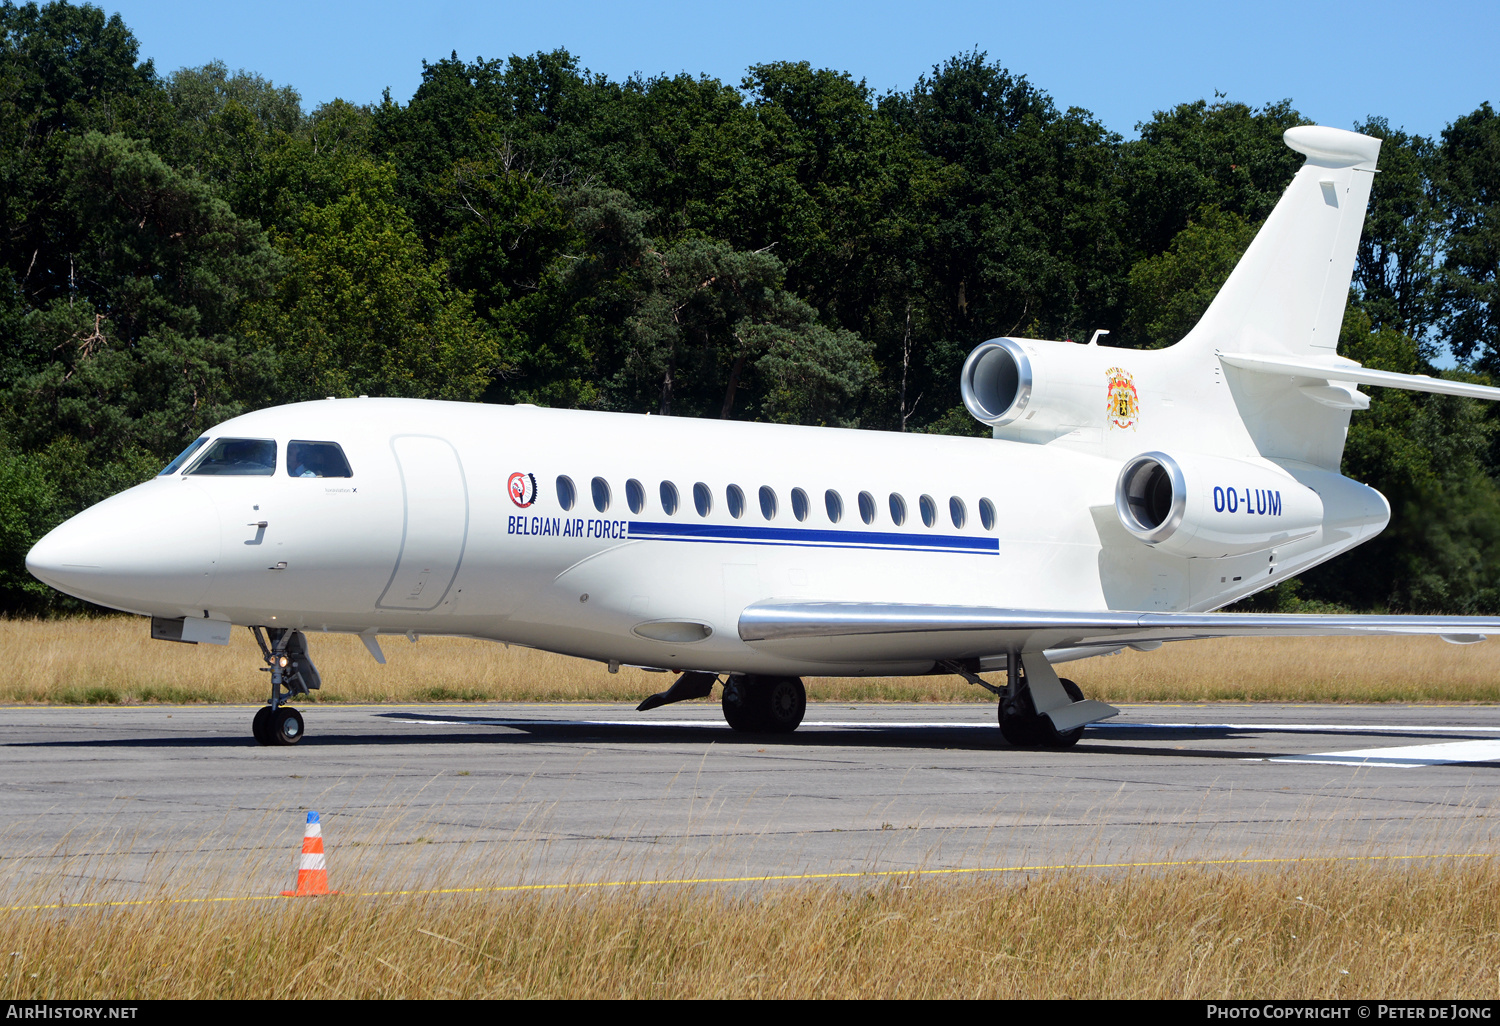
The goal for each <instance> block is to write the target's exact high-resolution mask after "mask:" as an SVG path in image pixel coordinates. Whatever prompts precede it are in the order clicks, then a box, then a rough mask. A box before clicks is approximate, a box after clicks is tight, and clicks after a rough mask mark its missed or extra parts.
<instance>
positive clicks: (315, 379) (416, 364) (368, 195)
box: [245, 160, 499, 400]
mask: <svg viewBox="0 0 1500 1026" xmlns="http://www.w3.org/2000/svg"><path fill="white" fill-rule="evenodd" d="M344 174H345V178H344V192H343V195H341V196H339V197H338V198H336V199H334V200H333V201H331V202H329V203H327V204H323V205H309V206H308V207H306V208H304V209H303V210H302V211H301V212H300V213H299V214H297V215H296V216H295V217H294V218H293V219H292V220H291V222H290V223H289V224H288V226H287V227H286V229H285V230H283V231H282V232H279V233H278V234H277V236H276V245H277V247H278V249H280V250H281V252H282V253H283V256H284V259H285V261H286V266H287V272H288V273H287V274H286V275H285V276H284V277H283V278H282V279H281V281H280V282H279V283H278V285H277V289H276V294H275V297H274V299H272V300H268V301H263V302H260V303H258V304H256V305H255V306H254V307H253V308H252V309H251V310H249V311H247V314H246V320H245V328H246V331H247V333H248V336H249V338H250V339H251V340H252V341H253V342H254V343H256V344H257V345H258V346H259V347H260V348H261V349H262V350H264V351H266V352H269V353H273V354H275V356H276V358H277V360H278V361H279V363H280V365H281V374H280V382H279V391H280V392H281V394H282V396H283V397H284V398H286V399H310V398H321V397H323V396H328V395H342V396H350V395H359V394H371V395H392V396H412V397H421V398H432V399H467V400H473V399H476V398H478V396H479V395H480V394H481V393H482V392H483V391H484V389H485V387H486V386H487V385H488V384H489V382H490V377H491V375H492V374H493V373H494V372H495V370H496V365H497V363H498V361H499V348H498V345H497V342H496V339H495V336H494V334H493V332H491V331H490V330H489V329H488V328H487V327H486V326H485V325H484V324H483V323H482V322H481V321H480V320H479V319H478V318H477V317H476V316H475V314H474V309H473V302H472V297H471V296H470V295H469V294H468V293H466V292H459V291H457V290H455V289H453V288H452V287H451V286H449V285H448V284H447V282H446V280H445V268H444V267H443V265H442V264H441V262H437V263H434V262H430V261H429V260H428V258H427V254H426V251H425V250H424V249H423V248H422V244H421V243H420V242H419V241H418V239H417V237H416V232H415V229H414V226H413V225H412V222H411V218H410V217H409V216H407V214H406V212H405V211H404V210H403V209H402V208H401V206H400V205H399V204H398V203H397V201H396V195H395V172H394V171H393V170H392V169H391V168H390V167H388V166H383V165H377V164H374V163H372V162H370V161H368V160H353V161H349V162H348V163H347V164H346V165H345V166H344Z"/></svg>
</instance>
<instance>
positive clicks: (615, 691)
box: [0, 617, 1500, 703]
mask: <svg viewBox="0 0 1500 1026" xmlns="http://www.w3.org/2000/svg"><path fill="white" fill-rule="evenodd" d="M233 638H234V640H233V641H232V643H231V644H229V645H228V646H227V647H220V646H216V645H176V644H172V643H170V642H161V641H152V640H151V639H150V634H149V631H148V629H147V626H146V622H145V621H144V620H142V619H139V618H136V617H108V618H100V619H77V620H0V659H3V661H4V665H6V666H8V667H10V672H9V673H8V674H7V676H6V678H5V680H4V682H3V683H0V702H68V703H73V702H111V703H112V702H141V701H148V702H149V701H163V702H190V701H209V702H261V701H264V700H265V689H266V687H267V685H266V682H265V677H264V675H263V674H261V673H258V672H256V668H257V667H258V666H260V656H259V653H258V652H257V650H256V648H255V643H254V642H253V641H252V640H251V638H250V634H249V632H248V631H245V630H237V631H235V632H234V635H233ZM311 642H312V652H313V658H314V659H316V660H317V663H318V668H319V670H320V671H321V672H322V674H323V678H324V681H325V686H324V688H323V692H322V695H321V696H320V697H321V698H322V699H323V700H325V701H344V702H426V701H444V700H469V701H527V702H576V701H603V702H620V701H630V702H635V701H639V700H640V699H641V698H643V697H645V696H646V695H649V694H652V693H654V692H656V691H660V690H662V689H664V688H665V687H667V686H668V685H669V684H670V683H671V678H670V677H669V676H668V675H666V674H661V673H646V672H645V671H643V670H635V669H631V668H629V667H623V668H621V670H620V672H619V673H618V674H611V673H609V672H608V671H607V670H606V669H605V667H604V666H603V664H601V663H595V662H590V661H587V660H582V659H570V658H568V657H566V656H556V655H551V654H550V653H546V652H537V651H534V650H532V649H525V648H513V647H512V648H507V647H506V646H504V645H497V644H495V643H493V642H488V641H470V640H465V639H460V638H423V639H421V640H420V641H419V642H418V643H417V644H415V645H413V644H411V643H409V642H407V641H406V640H404V639H402V638H384V639H382V646H383V648H384V650H385V653H386V656H387V659H388V662H387V664H386V665H385V666H379V665H377V664H376V663H375V662H374V661H373V660H372V659H371V658H370V656H369V654H368V653H367V652H366V651H365V649H364V646H363V645H361V644H360V643H359V641H357V640H356V639H354V638H352V637H349V636H346V635H336V634H331V635H313V636H312V638H311ZM1059 669H1060V670H1061V672H1062V673H1063V674H1064V675H1066V676H1069V677H1071V678H1073V679H1074V680H1076V681H1077V682H1078V683H1079V685H1080V686H1081V687H1082V688H1083V690H1084V692H1085V693H1086V694H1088V695H1089V696H1090V697H1091V698H1099V699H1102V700H1104V701H1107V702H1202V701H1218V700H1241V701H1282V702H1287V701H1291V702H1296V701H1307V702H1397V701H1399V702H1432V701H1450V702H1454V701H1456V702H1495V701H1500V645H1497V644H1494V643H1489V644H1480V645H1464V646H1459V645H1449V644H1445V643H1444V642H1441V641H1439V640H1437V639H1436V638H1265V639H1244V638H1224V639H1219V640H1215V641H1199V642H1184V643H1180V644H1176V645H1167V646H1165V647H1164V648H1162V649H1161V650H1159V651H1156V652H1149V653H1141V652H1124V653H1122V654H1120V655H1117V656H1107V657H1101V658H1096V659H1086V660H1083V661H1080V662H1076V663H1068V664H1065V665H1063V666H1060V667H1059ZM807 685H808V696H809V697H810V698H811V699H812V700H814V701H867V702H868V701H909V702H911V701H920V702H974V701H984V700H987V699H988V697H989V696H988V695H987V694H986V693H984V692H981V691H979V689H977V688H975V687H973V686H972V685H969V684H966V683H964V682H963V681H962V680H960V679H959V678H957V677H954V676H951V675H935V676H929V677H870V678H849V677H842V678H832V677H829V678H820V677H812V678H808V680H807ZM710 701H717V696H715V698H713V699H710Z"/></svg>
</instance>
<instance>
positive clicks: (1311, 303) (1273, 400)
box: [26, 126, 1500, 746]
mask: <svg viewBox="0 0 1500 1026" xmlns="http://www.w3.org/2000/svg"><path fill="white" fill-rule="evenodd" d="M1285 140H1286V143H1287V145H1288V146H1290V147H1291V148H1292V149H1294V150H1297V151H1299V152H1300V153H1302V154H1305V155H1306V158H1307V159H1306V161H1305V162H1304V164H1303V165H1302V167H1301V169H1300V170H1299V171H1298V172H1297V174H1296V177H1295V178H1294V179H1293V180H1292V182H1291V184H1290V185H1289V186H1288V187H1287V189H1286V192H1285V193H1284V194H1283V195H1282V197H1281V199H1280V201H1279V202H1278V203H1277V205H1276V208H1275V210H1274V211H1273V212H1272V214H1271V216H1270V218H1269V219H1268V220H1267V221H1266V222H1265V224H1264V226H1263V227H1262V228H1261V229H1260V232H1259V234H1258V235H1257V236H1256V237H1255V240H1254V241H1253V242H1252V244H1251V245H1250V248H1249V249H1248V250H1247V251H1246V253H1245V255H1244V257H1243V258H1242V259H1241V260H1240V262H1239V264H1238V265H1237V266H1236V267H1235V269H1234V272H1233V273H1232V274H1231V275H1230V277H1229V279H1228V281H1227V282H1226V283H1225V285H1224V287H1223V288H1222V290H1221V291H1220V292H1219V294H1218V295H1217V296H1216V297H1215V299H1214V301H1213V303H1212V305H1211V306H1210V307H1209V309H1208V311H1207V312H1206V313H1205V314H1204V316H1203V318H1202V319H1201V320H1200V321H1199V322H1198V324H1197V325H1196V326H1195V327H1194V328H1193V330H1192V331H1191V332H1189V333H1188V335H1187V336H1186V337H1185V338H1184V339H1183V340H1182V341H1181V342H1179V343H1177V344H1176V345H1175V346H1172V347H1170V348H1167V349H1162V350H1156V351H1135V350H1127V349H1116V348H1107V347H1102V346H1099V345H1097V344H1096V343H1097V339H1098V334H1097V333H1096V335H1095V338H1094V340H1093V341H1091V342H1090V343H1089V344H1088V345H1078V344H1074V343H1070V342H1046V341H1039V340H1036V339H1027V338H996V339H992V340H991V341H988V342H985V343H983V344H981V345H980V346H978V347H977V348H976V349H975V350H974V351H973V352H972V353H971V354H970V355H969V357H968V360H967V361H966V362H965V364H964V367H963V372H962V381H961V388H962V394H963V398H964V402H965V404H966V406H967V407H968V409H969V411H970V412H971V413H972V414H973V415H974V416H975V417H976V418H978V419H979V420H980V421H982V422H983V423H985V424H986V425H989V426H990V427H991V428H993V438H992V439H983V438H953V437H940V436H932V435H910V434H894V433H887V432H878V431H852V430H838V429H831V428H808V427H791V426H781V425H773V424H750V423H733V422H724V421H717V422H716V421H699V420H685V419H675V418H671V417H647V416H636V415H629V414H610V413H591V412H580V411H571V410H548V409H538V408H535V407H531V406H508V407H507V406H490V405H470V404H461V403H446V402H429V401H421V400H409V399H369V398H360V399H336V400H326V401H321V402H311V403H299V404H296V405H292V406H284V407H279V408H275V409H268V410H261V411H259V412H256V413H250V414H247V415H245V416H242V417H237V418H235V419H233V420H230V421H227V422H225V423H223V424H220V425H218V426H217V427H215V428H213V429H212V430H210V431H208V432H207V433H206V434H204V435H203V436H202V437H201V438H199V439H197V440H196V441H194V442H193V443H192V444H191V445H190V446H189V447H188V448H187V449H186V450H185V451H184V452H183V453H182V455H180V456H179V457H177V459H175V460H173V461H172V462H171V464H169V465H168V466H167V468H166V469H165V470H163V471H162V472H161V474H160V476H158V477H157V478H155V479H154V480H152V481H149V482H147V483H145V484H141V485H138V486H136V487H134V488H132V489H130V490H129V491H126V492H123V493H122V494H120V495H116V496H115V497H113V498H111V499H108V500H106V501H105V502H102V503H100V504H99V505H97V506H94V507H92V508H91V509H88V510H85V511H84V512H83V513H80V514H79V515H78V516H76V517H74V518H73V519H71V520H69V521H68V522H67V523H65V524H63V525H62V526H60V527H58V528H57V529H56V530H54V531H53V532H52V533H50V534H48V535H47V536H46V537H45V538H43V539H42V540H41V541H40V542H38V543H37V545H36V547H35V548H33V549H32V550H31V552H30V554H29V556H28V557H27V561H26V565H27V567H28V568H29V569H30V571H31V572H32V573H33V574H35V575H36V576H37V577H38V578H40V579H41V580H43V581H45V582H47V583H48V584H50V585H52V586H53V587H55V588H57V589H59V590H61V591H64V592H67V593H68V594H71V595H75V596H77V597H79V598H83V599H87V600H89V601H91V602H96V603H99V604H101V605H105V606H111V607H114V608H117V609H122V610H128V611H130V612H134V613H139V614H142V615H145V616H150V617H151V632H152V635H153V636H154V637H156V638H161V639H165V640H171V641H182V642H208V643H214V644H226V643H227V641H228V638H229V634H230V628H231V626H232V625H236V624H238V625H243V626H246V627H248V628H249V629H250V630H251V631H253V632H254V635H255V637H256V639H257V640H258V642H259V644H260V648H261V652H262V655H263V656H264V659H265V662H266V663H267V664H268V667H269V669H270V699H269V701H268V703H267V705H266V706H265V707H264V708H262V709H261V710H260V711H259V712H258V713H257V714H256V716H255V721H254V726H253V732H254V734H255V737H256V739H257V740H258V741H260V742H261V743H263V744H294V743H296V742H297V741H298V740H299V739H300V738H301V737H302V734H303V721H302V716H301V715H300V714H299V713H298V711H297V710H296V709H295V708H293V707H292V706H290V705H288V704H287V703H288V701H289V700H290V699H292V698H294V697H296V696H299V695H305V694H306V693H307V692H308V691H309V690H310V689H313V688H317V687H319V686H320V685H321V681H320V679H319V676H318V672H317V670H316V669H315V668H314V665H313V662H312V659H311V658H310V655H309V647H308V638H309V637H310V636H311V635H313V634H316V633H318V632H324V631H332V632H339V633H350V634H356V635H358V636H359V637H360V639H361V640H363V642H364V643H365V645H366V647H367V648H368V649H369V651H370V654H371V655H372V656H373V657H374V658H375V659H376V660H378V661H382V662H383V661H384V658H383V656H382V654H381V649H380V645H379V641H378V639H379V636H380V635H383V634H384V635H395V634H404V635H407V636H408V637H410V638H415V637H416V636H417V635H419V634H420V635H427V634H431V635H464V636H469V637H478V638H489V639H493V640H495V641H504V642H508V643H511V644H518V645H527V646H532V647H535V648H540V649H547V650H550V651H553V652H561V653H566V654H568V655H573V656H581V657H584V658H588V659H595V660H599V661H601V662H605V663H608V664H609V666H610V668H611V669H617V668H618V666H619V664H622V663H623V664H630V665H638V666H644V667H650V668H662V669H672V670H673V671H674V672H677V673H679V674H680V676H678V677H677V679H676V681H675V682H674V683H673V684H672V685H671V686H670V687H669V688H668V689H667V690H666V691H664V692H662V693H661V694H657V695H653V696H651V697H649V698H647V699H646V700H645V701H644V702H642V703H641V707H642V708H643V709H649V708H654V707H656V706H660V705H664V704H667V703H669V702H675V701H680V700H682V699H686V698H701V697H705V696H707V695H709V694H710V693H711V691H712V688H713V686H714V684H715V683H718V682H720V681H721V680H722V681H723V684H722V705H723V711H724V716H725V718H726V719H727V720H728V722H729V725H730V726H731V727H733V728H735V729H736V730H745V731H769V732H785V731H791V730H794V729H796V727H797V725H798V724H799V723H800V722H801V719H802V715H803V711H804V709H805V707H806V695H805V692H804V690H803V686H802V681H801V679H800V676H799V675H801V674H818V675H823V676H836V675H887V674H903V675H904V674H923V673H955V674H959V675H961V676H963V677H964V678H966V679H967V680H969V681H970V682H972V683H974V684H978V685H982V686H984V687H986V688H988V689H989V690H991V691H993V692H995V693H996V694H997V695H998V696H999V699H1000V701H999V720H1000V729H1001V731H1002V732H1003V734H1004V736H1005V738H1006V739H1007V740H1008V741H1010V742H1011V743H1013V744H1017V745H1041V746H1063V745H1069V744H1072V743H1074V742H1075V741H1077V739H1078V737H1079V735H1080V734H1081V733H1082V731H1083V729H1084V726H1085V725H1086V724H1088V723H1091V722H1094V721H1097V720H1101V719H1103V718H1105V717H1108V716H1112V715H1114V714H1115V712H1116V710H1115V709H1113V708H1111V707H1110V706H1108V705H1105V704H1104V703H1102V702H1098V701H1090V700H1087V699H1085V698H1084V697H1083V696H1082V694H1081V693H1080V692H1079V690H1078V689H1077V687H1075V686H1074V685H1073V684H1072V683H1071V682H1070V681H1067V680H1063V679H1060V678H1059V677H1058V676H1057V674H1056V672H1055V671H1054V669H1053V664H1055V663H1057V662H1061V661H1064V660H1069V659H1078V658H1083V657H1087V656H1093V655H1100V654H1104V653H1107V652H1111V651H1116V650H1119V649H1122V648H1125V647H1127V646H1128V647H1131V648H1136V649H1150V648H1155V647H1157V646H1159V645H1160V644H1161V643H1162V642H1164V641H1177V640H1184V639H1191V638H1207V637H1219V636H1226V635H1349V634H1435V635H1439V636H1441V637H1443V638H1446V639H1447V640H1450V641H1457V642H1467V641H1475V640H1481V638H1482V636H1483V635H1485V634H1487V633H1490V632H1494V631H1497V630H1500V618H1475V617H1421V616H1332V615H1290V614H1287V615H1249V614H1225V613H1215V612H1212V610H1215V609H1218V608H1220V607H1222V606H1224V605H1227V604H1229V603H1231V602H1234V601H1235V600H1237V599H1240V598H1243V597H1245V596H1246V595H1249V594H1251V593H1253V592H1256V591H1259V590H1261V589H1262V588H1265V587H1267V586H1269V585H1273V584H1275V583H1277V582H1278V581H1281V580H1285V579H1286V578H1287V577H1290V576H1292V575H1294V574H1297V573H1299V572H1300V571H1302V570H1305V569H1307V568H1308V567H1311V566H1313V565H1314V564H1317V563H1321V562H1322V561H1324V560H1326V559H1329V558H1331V557H1333V556H1336V555H1338V554H1339V553H1341V552H1344V551H1346V550H1348V549H1350V548H1352V547H1353V546H1355V545H1358V544H1359V543H1361V542H1363V541H1366V540H1368V539H1369V538H1372V537H1374V536H1375V535H1376V534H1377V533H1379V532H1380V530H1381V529H1382V528H1383V527H1384V526H1385V524H1386V522H1387V520H1388V519H1389V516H1390V508H1389V506H1388V505H1387V504H1386V501H1385V499H1384V498H1383V497H1382V496H1381V495H1380V493H1378V492H1376V491H1374V490H1373V489H1371V488H1368V487H1366V486H1364V485H1362V484H1359V483H1357V482H1355V481H1351V480H1350V479H1348V478H1346V477H1344V476H1342V475H1341V474H1340V473H1339V466H1340V458H1341V455H1342V452H1343V447H1344V437H1345V434H1346V431H1347V428H1348V424H1349V414H1350V411H1351V410H1361V409H1365V408H1366V407H1368V405H1369V399H1368V397H1367V396H1366V395H1365V394H1364V393H1362V392H1360V391H1359V389H1358V386H1359V385H1362V384H1363V385H1376V386H1384V387H1392V388H1405V389H1415V390H1418V391H1427V392H1440V393H1445V394H1450V395H1462V396H1472V397H1477V398H1483V399H1500V389H1495V388H1486V387H1481V386H1477V385H1469V384H1464V383H1460V382H1454V381H1446V380H1439V379H1434V378H1430V377H1423V376H1418V375H1405V374H1393V373H1387V372H1381V371H1372V370H1366V369H1364V368H1363V367H1361V366H1360V365H1359V364H1358V363H1355V362H1354V361H1352V360H1347V359H1344V358H1341V357H1340V356H1338V355H1337V353H1336V345H1337V341H1338V335H1339V327H1340V323H1341V321H1342V317H1343V311H1344V304H1345V300H1346V297H1347V295H1348V292H1349V285H1350V279H1351V275H1352V272H1353V266H1354V259H1355V252H1356V249H1357V247H1358V244H1359V236H1360V231H1361V228H1362V226H1363V223H1364V215H1365V206H1366V201H1367V200H1368V198H1369V194H1370V185H1371V180H1372V177H1373V174H1374V172H1375V162H1376V157H1377V155H1378V153H1379V150H1380V140H1378V139H1374V138H1370V137H1368V136H1363V135H1357V134H1354V133H1352V132H1345V131H1340V130H1337V129H1331V128H1322V127H1314V126H1306V127H1299V128H1293V129H1290V130H1289V131H1288V132H1287V133H1286V136H1285ZM1002 670H1003V671H1004V681H1005V683H1004V684H992V683H991V682H989V681H986V680H984V679H983V678H982V677H981V676H980V674H982V673H985V672H990V671H995V672H999V671H1002Z"/></svg>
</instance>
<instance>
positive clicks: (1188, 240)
mask: <svg viewBox="0 0 1500 1026" xmlns="http://www.w3.org/2000/svg"><path fill="white" fill-rule="evenodd" d="M1259 230H1260V225H1258V224H1250V223H1249V222H1247V221H1246V220H1245V219H1244V218H1242V217H1240V216H1239V215H1238V214H1232V213H1228V212H1226V211H1223V210H1220V209H1219V208H1218V207H1216V206H1211V205H1210V206H1207V207H1204V208H1202V209H1201V210H1199V211H1198V214H1197V217H1196V218H1195V219H1194V220H1193V221H1189V222H1188V226H1187V227H1186V228H1184V229H1183V230H1182V231H1180V232H1178V233H1177V237H1176V238H1174V239H1173V240H1172V244H1171V245H1170V246H1169V247H1167V251H1166V252H1165V253H1162V254H1160V255H1158V256H1150V257H1144V258H1142V259H1141V260H1139V261H1137V262H1136V264H1135V266H1134V267H1132V268H1131V269H1130V292H1129V295H1130V299H1129V304H1128V306H1127V308H1126V314H1125V330H1124V337H1123V338H1122V339H1121V340H1120V342H1121V344H1124V345H1128V346H1132V347H1135V348H1141V349H1160V348H1162V347H1163V346H1170V345H1175V344H1176V343H1177V342H1179V341H1181V340H1182V339H1183V337H1185V336H1186V335H1187V333H1188V332H1189V331H1191V330H1192V328H1193V326H1194V325H1195V324H1197V323H1198V321H1199V319H1200V318H1201V317H1202V316H1203V313H1204V311H1206V310H1207V309H1208V305H1209V304H1210V303H1212V302H1213V299H1214V296H1216V295H1218V293H1219V289H1220V288H1221V287H1222V286H1223V284H1224V282H1225V281H1226V280H1228V278H1229V273H1230V272H1231V271H1233V270H1234V266H1235V264H1237V263H1239V260H1240V257H1241V256H1243V255H1244V253H1245V250H1246V249H1248V248H1249V246H1250V242H1251V240H1252V239H1254V238H1255V233H1256V232H1257V231H1259Z"/></svg>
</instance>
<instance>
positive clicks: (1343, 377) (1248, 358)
mask: <svg viewBox="0 0 1500 1026" xmlns="http://www.w3.org/2000/svg"><path fill="white" fill-rule="evenodd" d="M1219 359H1220V360H1222V361H1223V362H1224V363H1226V364H1228V365H1229V366H1231V367H1238V368H1240V369H1241V370H1248V371H1254V372H1255V373H1257V374H1286V375H1290V376H1292V377H1297V378H1313V379H1319V380H1323V381H1328V382H1334V381H1347V382H1350V383H1351V384H1355V385H1375V386H1378V387H1381V388H1404V389H1406V390H1407V391H1409V392H1432V393H1435V394H1437V395H1459V396H1465V397H1467V398H1469V399H1487V400H1489V401H1490V402H1500V388H1492V387H1490V386H1489V385H1471V384H1469V383H1468V382H1466V381H1449V380H1447V379H1446V378H1433V377H1428V376H1427V375H1426V374H1397V373H1395V372H1393V371H1381V370H1369V369H1366V368H1365V367H1361V366H1360V365H1359V364H1357V363H1355V362H1354V361H1353V360H1344V359H1342V358H1339V357H1334V358H1328V357H1323V358H1317V357H1312V358H1301V357H1295V356H1263V355H1261V354H1259V353H1220V354H1219Z"/></svg>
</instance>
